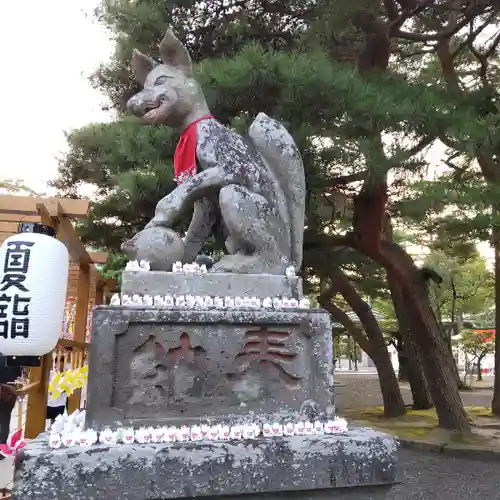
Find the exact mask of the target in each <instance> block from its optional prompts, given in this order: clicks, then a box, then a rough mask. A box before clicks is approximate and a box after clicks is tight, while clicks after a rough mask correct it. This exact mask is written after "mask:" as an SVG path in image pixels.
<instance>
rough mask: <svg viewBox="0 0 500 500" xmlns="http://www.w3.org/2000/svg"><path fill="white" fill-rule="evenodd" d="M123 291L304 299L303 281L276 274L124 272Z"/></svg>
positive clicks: (146, 293)
mask: <svg viewBox="0 0 500 500" xmlns="http://www.w3.org/2000/svg"><path fill="white" fill-rule="evenodd" d="M121 292H122V293H124V294H128V295H133V294H134V293H137V294H139V295H152V296H155V295H201V296H207V295H210V296H212V297H215V296H219V297H226V296H229V297H245V296H247V297H258V298H260V299H263V298H265V297H282V296H285V297H289V298H294V299H298V300H299V299H301V298H302V279H301V278H299V277H292V278H287V277H286V276H276V275H272V274H232V273H207V274H189V273H167V272H162V271H149V272H140V271H124V272H123V274H122V286H121Z"/></svg>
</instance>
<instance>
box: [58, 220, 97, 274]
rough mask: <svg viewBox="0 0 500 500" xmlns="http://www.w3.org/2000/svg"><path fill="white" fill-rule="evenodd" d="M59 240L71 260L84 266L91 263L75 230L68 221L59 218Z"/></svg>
mask: <svg viewBox="0 0 500 500" xmlns="http://www.w3.org/2000/svg"><path fill="white" fill-rule="evenodd" d="M59 228H60V233H61V236H60V238H59V239H60V240H61V241H62V242H63V243H64V244H65V245H66V248H67V249H68V252H69V254H70V255H71V258H72V259H73V260H75V261H77V262H80V263H82V264H85V265H89V264H91V263H92V261H91V259H90V256H89V254H88V253H87V249H86V248H85V245H84V244H83V243H82V241H81V240H80V238H79V237H78V235H77V234H76V231H75V228H74V227H73V224H71V221H70V220H69V219H66V218H65V217H61V218H60V220H59Z"/></svg>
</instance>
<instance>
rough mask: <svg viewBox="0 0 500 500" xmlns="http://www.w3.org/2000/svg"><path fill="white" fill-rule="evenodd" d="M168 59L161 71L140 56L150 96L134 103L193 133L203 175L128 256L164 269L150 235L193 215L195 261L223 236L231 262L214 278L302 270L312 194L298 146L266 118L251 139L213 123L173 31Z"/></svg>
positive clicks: (161, 205) (147, 115) (159, 121)
mask: <svg viewBox="0 0 500 500" xmlns="http://www.w3.org/2000/svg"><path fill="white" fill-rule="evenodd" d="M160 56H161V58H162V63H163V64H159V65H157V64H156V63H154V61H152V60H151V59H150V58H148V57H146V56H145V55H143V54H141V53H139V52H135V54H134V58H133V61H132V65H133V67H134V69H135V72H136V76H137V79H138V81H139V83H140V84H141V85H143V90H141V91H140V92H138V93H137V94H136V95H134V96H133V97H132V98H131V99H130V100H129V102H128V107H129V109H130V111H131V112H132V113H134V114H135V115H137V116H140V117H141V118H142V120H143V122H144V123H146V124H155V125H167V126H170V127H175V128H179V129H180V130H181V132H185V131H186V130H188V133H187V134H186V135H183V136H182V140H181V143H180V144H186V143H187V141H190V140H191V139H192V140H193V141H195V144H193V145H194V146H195V148H194V147H193V148H192V149H193V150H194V149H195V150H196V155H195V156H196V158H194V157H193V158H187V160H188V163H189V165H190V166H194V164H196V167H197V168H198V170H199V171H198V173H196V175H193V172H190V173H189V175H184V176H181V178H180V179H179V181H180V184H179V186H178V187H177V188H176V189H175V190H173V191H172V192H171V193H169V194H168V195H167V196H165V197H164V198H163V199H162V200H160V201H159V202H158V204H157V205H156V212H155V216H154V218H153V219H152V220H151V221H150V222H149V224H148V225H147V226H146V232H141V233H138V235H137V236H136V238H135V239H134V241H133V242H132V243H125V244H124V248H125V249H128V250H127V253H128V255H129V256H130V258H134V259H136V258H138V256H139V255H141V256H142V258H144V259H146V260H149V261H152V262H155V263H159V262H162V260H164V259H162V257H161V255H160V254H161V252H162V250H161V248H158V247H157V246H156V245H152V244H151V235H150V234H149V233H148V232H147V229H148V228H152V227H158V226H160V227H168V228H171V227H173V225H174V224H175V222H176V221H177V220H179V218H180V217H182V215H183V214H186V213H189V212H191V211H192V212H193V217H192V219H191V224H190V226H189V229H188V232H187V235H186V238H185V240H184V245H185V258H186V259H187V260H190V259H191V260H192V259H193V257H194V256H195V255H196V254H197V253H198V252H199V251H200V249H201V247H202V245H203V243H204V241H205V240H206V239H207V237H208V236H210V234H212V233H216V234H220V235H222V237H223V239H224V242H225V245H226V248H227V250H228V252H229V254H230V255H227V256H225V257H224V258H222V259H221V261H220V262H218V263H217V264H215V266H214V268H213V271H214V272H235V273H244V274H260V273H270V274H283V271H284V269H285V268H286V267H287V266H289V265H293V266H294V267H295V268H296V269H299V268H300V267H301V264H302V241H303V233H304V211H305V195H306V188H305V175H304V166H303V162H302V158H301V156H300V152H299V150H298V148H297V146H296V144H295V142H294V140H293V138H292V137H291V135H290V134H289V133H288V131H287V130H286V129H285V127H284V126H283V125H282V124H281V123H279V122H277V121H276V120H274V119H272V118H270V117H268V116H267V115H265V114H264V113H260V114H259V115H258V116H257V117H256V119H255V121H254V123H253V124H252V126H251V127H250V130H249V136H248V137H243V136H242V135H240V134H238V133H237V132H236V131H234V130H231V129H229V128H227V127H225V126H224V125H223V124H222V123H220V122H219V121H217V120H216V119H215V118H214V117H211V116H210V111H209V109H208V105H207V103H206V101H205V97H204V95H203V91H202V89H201V88H200V86H199V85H198V83H197V82H196V80H195V79H194V77H193V68H192V64H191V59H190V57H189V53H188V52H187V50H186V48H185V47H184V46H183V45H182V43H181V42H180V41H179V40H178V39H177V38H176V37H175V35H174V34H173V32H172V31H171V30H168V31H167V33H166V35H165V38H164V40H163V41H162V43H161V44H160ZM190 126H192V127H193V128H189V127H190ZM191 132H194V134H193V135H192V134H191ZM190 150H191V149H190ZM178 151H179V156H178V157H182V158H184V159H185V157H184V155H182V154H181V151H182V148H181V149H179V150H178ZM217 225H220V227H219V228H218V229H219V230H218V231H215V226H217ZM148 254H149V256H148ZM155 268H156V269H158V270H165V271H167V270H168V268H166V267H165V268H158V267H155Z"/></svg>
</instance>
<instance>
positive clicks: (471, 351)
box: [458, 330, 495, 380]
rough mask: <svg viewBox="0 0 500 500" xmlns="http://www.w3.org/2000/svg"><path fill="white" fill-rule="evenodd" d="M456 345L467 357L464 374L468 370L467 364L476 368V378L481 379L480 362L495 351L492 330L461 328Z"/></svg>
mask: <svg viewBox="0 0 500 500" xmlns="http://www.w3.org/2000/svg"><path fill="white" fill-rule="evenodd" d="M458 345H459V347H460V349H461V350H462V351H463V352H464V353H465V355H466V357H467V359H466V363H465V364H466V366H465V376H467V372H468V369H467V368H468V367H467V365H472V366H474V367H475V369H476V374H477V380H482V379H483V374H482V371H481V363H482V361H483V359H484V358H485V357H486V356H487V355H488V354H491V353H493V352H494V351H495V344H494V335H493V334H492V332H491V331H489V332H488V331H475V330H463V331H462V332H461V333H460V341H459V343H458Z"/></svg>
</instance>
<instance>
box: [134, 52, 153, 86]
mask: <svg viewBox="0 0 500 500" xmlns="http://www.w3.org/2000/svg"><path fill="white" fill-rule="evenodd" d="M131 64H132V69H133V70H134V73H135V79H136V80H137V82H138V83H140V84H141V85H143V86H144V84H145V83H146V78H147V77H148V75H149V72H150V71H151V70H152V69H153V68H154V67H155V66H157V64H156V62H155V61H153V59H151V58H150V57H148V56H147V55H145V54H143V53H142V52H139V51H138V50H137V49H134V52H133V54H132V62H131Z"/></svg>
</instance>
